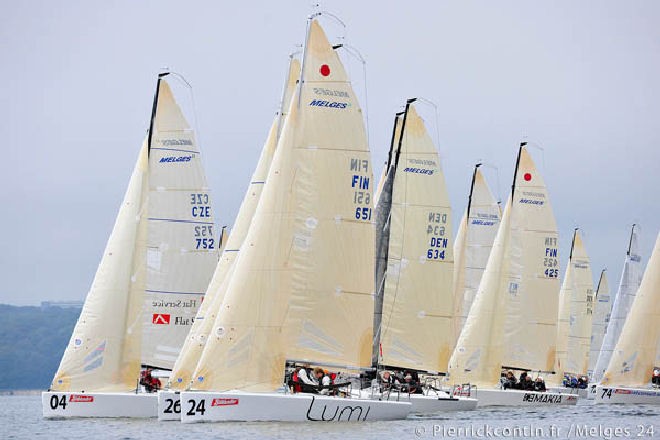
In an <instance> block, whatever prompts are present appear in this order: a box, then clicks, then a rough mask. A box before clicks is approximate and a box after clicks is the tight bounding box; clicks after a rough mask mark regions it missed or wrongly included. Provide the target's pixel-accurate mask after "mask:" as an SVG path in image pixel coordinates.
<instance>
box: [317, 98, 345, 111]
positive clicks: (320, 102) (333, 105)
mask: <svg viewBox="0 0 660 440" xmlns="http://www.w3.org/2000/svg"><path fill="white" fill-rule="evenodd" d="M309 105H310V107H329V108H339V109H343V108H346V107H348V103H347V102H337V101H325V100H322V99H313V100H312V102H310V103H309Z"/></svg>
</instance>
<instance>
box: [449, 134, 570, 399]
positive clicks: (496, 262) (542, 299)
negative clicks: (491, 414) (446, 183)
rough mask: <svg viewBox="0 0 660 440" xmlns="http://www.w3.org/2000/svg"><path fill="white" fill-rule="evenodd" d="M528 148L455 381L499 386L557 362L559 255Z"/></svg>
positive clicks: (454, 365) (457, 359)
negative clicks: (510, 373)
mask: <svg viewBox="0 0 660 440" xmlns="http://www.w3.org/2000/svg"><path fill="white" fill-rule="evenodd" d="M525 145H526V143H524V142H523V143H522V144H521V146H520V150H519V153H518V160H517V163H516V168H515V173H514V181H513V186H512V191H511V195H510V196H509V199H508V201H507V204H506V207H505V209H504V213H503V215H502V221H501V224H500V228H499V230H498V232H497V236H496V237H495V241H494V244H493V249H492V251H491V254H490V257H489V259H488V263H487V265H486V270H485V271H484V274H483V277H482V280H481V283H480V285H479V290H478V292H477V295H476V297H475V300H474V303H473V304H472V307H471V308H470V312H469V314H468V317H467V320H466V322H465V326H464V328H463V331H462V332H461V335H460V337H459V338H458V342H457V345H456V349H455V350H454V353H453V354H452V357H451V360H450V363H449V372H450V375H451V379H452V381H454V382H456V383H458V382H470V383H472V384H477V385H479V386H485V387H492V386H496V385H497V384H498V383H499V379H500V372H501V370H502V368H503V367H509V368H519V369H528V370H536V371H550V370H552V368H553V366H554V362H555V339H556V331H557V325H556V324H557V308H558V292H559V281H558V276H559V268H558V267H559V263H558V261H559V255H558V240H557V225H556V223H555V218H554V214H553V212H552V208H551V206H550V200H549V198H548V194H547V189H546V186H545V183H544V181H543V178H542V176H541V174H540V173H539V172H538V170H537V168H536V166H535V165H534V162H533V161H532V158H531V156H530V155H529V153H528V151H527V148H525Z"/></svg>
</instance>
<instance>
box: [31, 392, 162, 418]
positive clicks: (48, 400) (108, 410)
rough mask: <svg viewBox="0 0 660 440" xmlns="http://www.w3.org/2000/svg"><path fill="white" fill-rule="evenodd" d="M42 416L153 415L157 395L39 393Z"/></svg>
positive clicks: (156, 405)
mask: <svg viewBox="0 0 660 440" xmlns="http://www.w3.org/2000/svg"><path fill="white" fill-rule="evenodd" d="M41 405H42V408H43V416H44V418H62V417H64V418H68V417H131V418H148V417H156V415H157V410H158V396H157V395H156V394H155V393H154V394H147V393H139V394H136V393H72V392H57V391H46V392H43V393H41Z"/></svg>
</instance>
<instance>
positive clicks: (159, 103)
mask: <svg viewBox="0 0 660 440" xmlns="http://www.w3.org/2000/svg"><path fill="white" fill-rule="evenodd" d="M165 75H166V74H162V75H160V76H159V79H158V85H157V88H156V96H155V98H154V107H153V113H152V122H151V126H150V130H149V135H148V138H147V141H145V142H144V143H143V145H142V148H141V149H140V154H139V157H138V161H137V164H136V166H135V170H134V171H133V175H132V176H131V180H130V182H129V186H128V190H127V191H126V195H125V196H124V202H123V203H122V206H121V208H120V210H119V214H118V215H117V219H116V221H115V226H114V228H113V231H112V234H111V235H110V238H109V240H108V244H107V245H106V249H105V252H104V255H103V258H102V260H101V263H100V265H99V268H98V270H97V272H96V276H95V278H94V282H93V283H92V287H91V289H90V291H89V293H88V295H87V298H86V300H85V305H84V306H83V310H82V312H81V314H80V318H79V319H78V322H77V323H76V326H75V328H74V331H73V334H72V336H71V340H70V342H69V345H68V346H67V348H66V350H65V352H64V356H63V358H62V361H61V363H60V367H59V369H58V371H57V373H56V375H55V378H54V380H53V383H52V385H51V389H53V390H59V391H76V390H81V391H82V390H84V391H110V392H119V391H128V390H133V389H135V386H136V383H137V380H138V376H139V370H140V365H141V364H142V365H150V366H154V367H159V368H171V366H172V361H173V356H175V355H176V353H177V352H178V350H179V348H180V346H181V344H182V343H183V339H184V338H185V334H186V333H187V332H188V330H189V328H190V324H191V323H192V317H193V316H194V313H195V311H196V310H197V307H198V306H199V303H200V302H201V297H202V295H203V293H204V290H205V289H206V284H207V283H208V281H209V278H210V276H211V273H212V269H213V267H214V266H215V264H216V262H217V249H216V243H215V231H214V226H213V217H212V212H211V203H210V199H209V194H208V188H207V185H206V179H205V177H204V172H203V169H202V164H201V160H200V153H199V150H198V148H197V145H196V143H195V140H194V134H193V132H192V130H191V129H190V127H189V126H188V124H187V122H186V121H185V119H184V118H183V115H182V114H181V111H180V109H179V107H178V105H177V104H176V101H175V100H174V97H173V95H172V92H171V90H170V87H169V85H168V84H167V82H166V81H165V79H164V78H163V77H164V76H165Z"/></svg>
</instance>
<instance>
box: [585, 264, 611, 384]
mask: <svg viewBox="0 0 660 440" xmlns="http://www.w3.org/2000/svg"><path fill="white" fill-rule="evenodd" d="M611 311H612V301H610V283H609V282H608V281H607V270H605V269H603V271H602V272H601V273H600V278H599V280H598V287H597V288H596V296H595V298H594V316H593V320H592V322H591V345H590V349H589V374H590V375H593V371H594V368H595V367H596V361H597V360H598V355H599V354H600V347H601V346H602V345H603V338H604V337H605V330H607V323H608V322H609V321H610V313H611Z"/></svg>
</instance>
